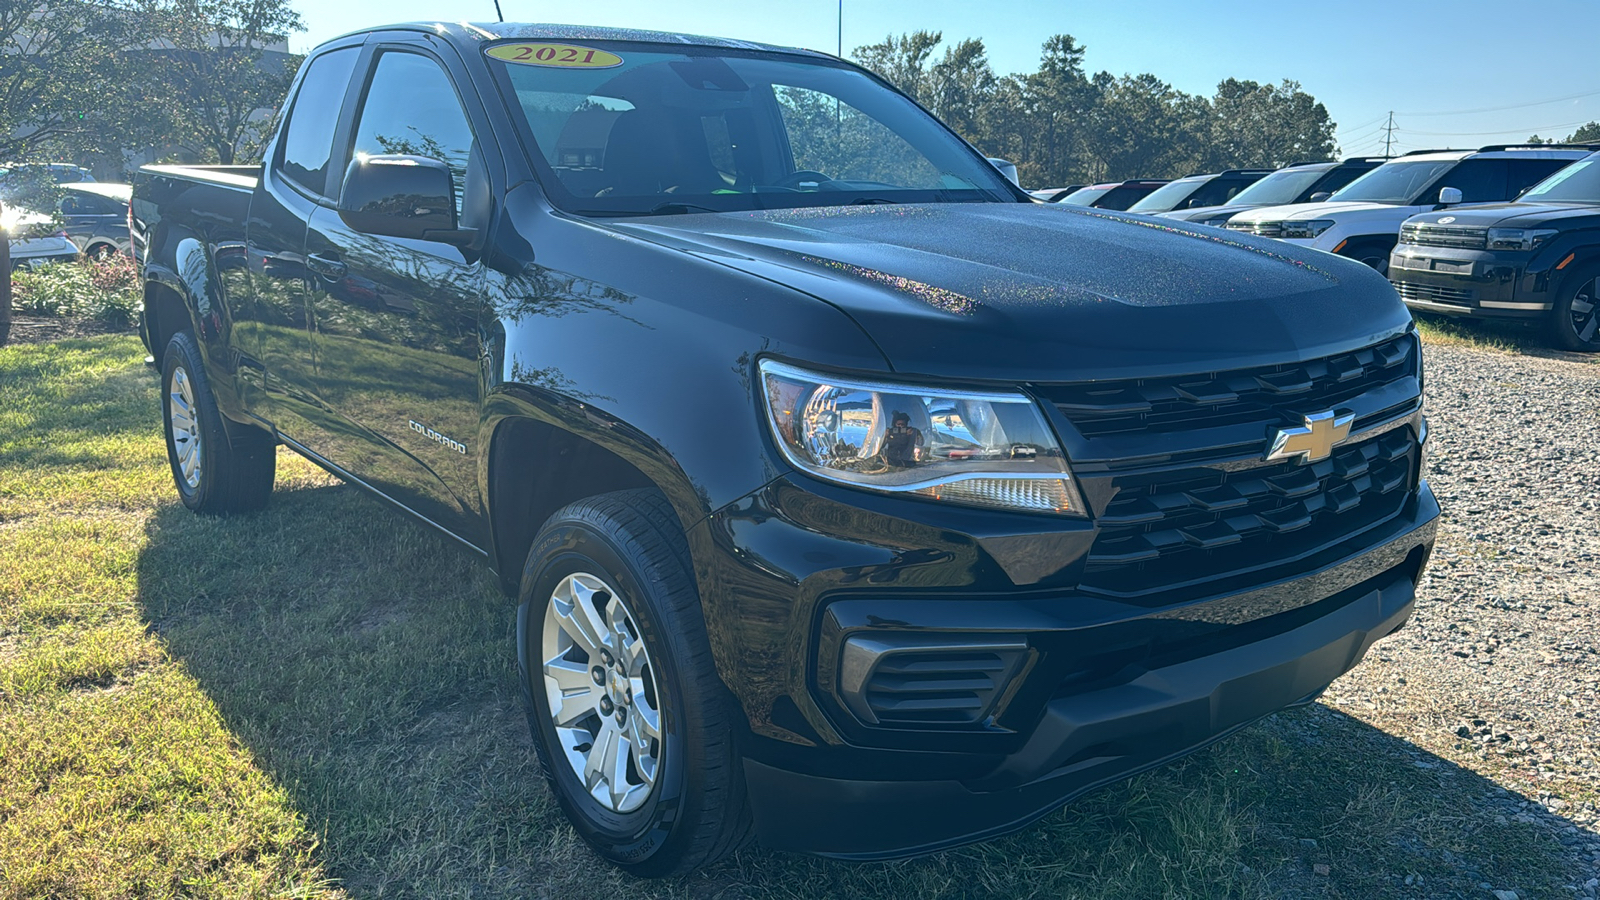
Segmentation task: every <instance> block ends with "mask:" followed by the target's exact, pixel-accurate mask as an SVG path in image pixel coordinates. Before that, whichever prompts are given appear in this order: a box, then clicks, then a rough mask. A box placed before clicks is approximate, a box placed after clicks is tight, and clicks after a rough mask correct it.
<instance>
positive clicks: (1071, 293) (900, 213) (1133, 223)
mask: <svg viewBox="0 0 1600 900" xmlns="http://www.w3.org/2000/svg"><path fill="white" fill-rule="evenodd" d="M611 227H613V228H616V229H618V230H621V231H625V232H628V233H630V234H632V235H635V236H637V237H640V238H644V239H646V240H651V241H654V242H657V243H660V244H664V245H667V246H672V247H675V248H677V249H679V250H682V251H684V252H689V253H694V254H697V255H700V256H702V257H704V258H707V259H709V260H713V261H716V262H720V263H722V264H723V265H727V266H731V267H734V268H737V269H740V270H743V271H747V272H750V273H752V274H755V275H758V276H760V277H763V278H766V279H768V280H771V281H773V282H776V283H779V284H782V285H785V286H788V287H791V288H794V289H796V290H799V291H803V292H805V293H807V294H810V295H812V296H814V297H817V298H819V299H821V300H823V301H825V302H827V303H830V304H832V305H834V306H836V307H838V308H839V309H841V310H842V311H844V312H845V313H846V314H848V315H849V316H851V317H853V318H854V319H855V321H856V322H857V323H859V324H860V325H861V327H862V328H863V329H865V331H866V332H867V334H868V335H869V336H870V337H871V338H872V339H873V340H874V341H876V342H877V344H878V346H879V347H880V348H881V349H882V350H883V352H884V355H885V357H886V358H887V360H888V362H889V364H890V366H891V367H892V368H893V369H894V370H895V371H896V372H900V373H906V374H916V375H926V376H932V377H936V378H945V379H949V378H960V379H999V380H1007V381H1077V380H1086V379H1101V378H1115V377H1128V376H1130V375H1156V374H1164V373H1187V372H1198V371H1211V370H1215V369H1218V368H1235V367H1241V366H1250V365H1258V364H1269V363H1275V362H1282V361H1288V360H1294V359H1304V358H1308V357H1314V356H1321V355H1326V354H1331V353H1337V352H1340V351H1343V350H1348V349H1353V348H1355V347H1359V346H1363V345H1366V344H1368V343H1370V342H1372V341H1374V340H1376V339H1377V338H1378V337H1380V336H1384V335H1389V334H1393V333H1395V332H1397V331H1400V330H1403V329H1405V328H1407V327H1409V324H1410V316H1409V314H1407V313H1406V311H1405V307H1404V306H1403V305H1402V304H1401V303H1400V302H1399V299H1398V297H1397V296H1396V295H1395V293H1394V289H1393V288H1392V287H1391V286H1390V285H1389V283H1388V282H1387V281H1385V280H1384V279H1383V278H1382V276H1379V275H1378V274H1377V273H1375V272H1373V271H1372V270H1371V269H1368V268H1367V267H1366V266H1363V265H1361V264H1359V263H1356V262H1353V261H1350V260H1345V259H1342V258H1339V257H1335V256H1332V255H1329V254H1324V253H1319V252H1316V251H1310V250H1302V249H1299V248H1295V247H1291V246H1288V245H1285V244H1283V243H1281V242H1276V241H1268V240H1263V239H1257V238H1253V237H1247V236H1236V235H1232V234H1228V233H1226V232H1222V231H1219V230H1217V229H1206V228H1200V227H1197V226H1188V225H1185V224H1182V223H1175V222H1172V221H1170V220H1167V219H1156V218H1153V217H1146V216H1136V215H1130V214H1124V213H1114V212H1109V211H1106V210H1098V209H1085V208H1080V207H1063V206H1059V205H1048V206H1047V205H1036V204H1021V203H1018V204H936V205H920V206H919V205H898V206H859V207H830V208H820V209H797V210H778V211H765V212H741V213H715V214H693V215H680V216H673V217H670V218H669V217H652V218H650V219H648V220H645V219H635V220H623V221H620V222H613V223H612V224H611Z"/></svg>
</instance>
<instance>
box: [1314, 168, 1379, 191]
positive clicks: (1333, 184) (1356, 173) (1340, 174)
mask: <svg viewBox="0 0 1600 900" xmlns="http://www.w3.org/2000/svg"><path fill="white" fill-rule="evenodd" d="M1371 171H1372V170H1371V169H1362V168H1358V167H1356V166H1339V167H1338V168H1336V169H1334V170H1333V171H1332V172H1329V173H1328V174H1327V175H1324V176H1323V178H1322V183H1321V184H1318V185H1317V189H1316V190H1315V191H1312V193H1318V192H1321V191H1327V192H1328V193H1330V194H1331V193H1333V192H1334V191H1337V190H1338V189H1339V188H1342V187H1344V186H1345V185H1347V184H1349V183H1350V182H1352V181H1355V180H1356V179H1357V178H1360V177H1361V176H1363V175H1365V174H1367V173H1368V172H1371Z"/></svg>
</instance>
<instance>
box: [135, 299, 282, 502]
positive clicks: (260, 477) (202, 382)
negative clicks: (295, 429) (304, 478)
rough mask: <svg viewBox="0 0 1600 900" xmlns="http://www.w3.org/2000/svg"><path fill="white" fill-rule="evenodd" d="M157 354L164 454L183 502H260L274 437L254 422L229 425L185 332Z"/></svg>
mask: <svg viewBox="0 0 1600 900" xmlns="http://www.w3.org/2000/svg"><path fill="white" fill-rule="evenodd" d="M162 359H163V362H162V367H161V408H162V412H163V413H164V415H163V416H162V424H163V426H164V430H165V431H166V437H167V459H168V461H169V462H170V463H171V464H172V480H173V482H174V483H175V484H176V485H177V487H178V496H179V497H181V498H182V499H183V505H184V506H187V507H189V508H190V509H192V510H194V511H195V512H198V513H209V514H226V513H235V512H248V511H250V510H255V509H260V508H261V507H263V506H265V505H266V503H267V498H268V496H269V495H270V494H271V493H272V479H273V475H274V470H275V469H276V467H277V453H276V449H275V448H276V446H277V442H276V441H275V440H273V438H272V435H270V434H268V433H267V432H266V431H263V430H262V429H259V428H253V427H251V426H248V425H233V426H232V427H231V428H230V427H229V425H230V423H228V422H226V421H225V420H224V418H223V416H222V413H221V412H220V411H219V410H218V409H217V402H216V398H215V397H214V396H213V395H212V393H211V382H210V381H209V380H208V379H207V378H206V371H205V364H204V362H203V360H202V359H201V357H200V348H199V347H198V346H196V345H195V342H194V338H193V337H191V336H190V335H189V333H188V332H186V331H180V332H178V333H177V334H175V335H173V337H172V340H171V341H170V342H168V344H167V349H166V353H165V354H164V356H163V357H162Z"/></svg>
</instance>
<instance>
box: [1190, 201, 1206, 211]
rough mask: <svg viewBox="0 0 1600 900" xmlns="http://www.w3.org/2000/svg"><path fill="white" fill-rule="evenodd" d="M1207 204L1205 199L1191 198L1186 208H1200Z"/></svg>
mask: <svg viewBox="0 0 1600 900" xmlns="http://www.w3.org/2000/svg"><path fill="white" fill-rule="evenodd" d="M1205 205H1206V204H1205V201H1203V200H1190V201H1189V202H1188V204H1186V208H1188V209H1200V208H1201V207H1203V206H1205Z"/></svg>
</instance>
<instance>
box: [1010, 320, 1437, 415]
mask: <svg viewBox="0 0 1600 900" xmlns="http://www.w3.org/2000/svg"><path fill="white" fill-rule="evenodd" d="M1419 352H1420V351H1419V350H1418V348H1417V340H1416V338H1415V337H1414V336H1413V335H1401V336H1400V337H1397V338H1394V339H1392V340H1389V341H1385V342H1384V343H1381V344H1378V345H1376V346H1372V347H1368V348H1366V349H1363V350H1358V351H1356V352H1354V353H1346V354H1342V355H1339V356H1330V357H1326V358H1323V359H1317V360H1312V361H1311V362H1306V363H1298V364H1293V365H1279V366H1269V367H1264V368H1259V369H1237V370H1234V371H1231V372H1212V373H1205V374H1200V375H1189V376H1177V377H1173V378H1143V379H1138V380H1136V381H1116V382H1103V383H1091V384H1074V385H1059V386H1049V387H1041V388H1038V389H1037V390H1038V393H1039V394H1040V395H1041V396H1043V397H1045V398H1046V399H1048V400H1049V401H1050V402H1051V403H1054V404H1055V407H1056V408H1057V409H1059V410H1060V411H1061V413H1062V415H1064V416H1066V417H1067V420H1068V421H1070V422H1071V423H1072V424H1073V426H1074V427H1075V428H1077V429H1078V431H1079V432H1080V433H1082V434H1083V436H1084V437H1087V438H1093V437H1099V436H1104V435H1113V434H1120V435H1136V434H1140V433H1166V432H1174V431H1188V430H1192V429H1199V428H1209V427H1213V426H1221V425H1238V424H1241V423H1261V424H1262V426H1263V427H1264V428H1265V426H1269V425H1270V426H1274V427H1276V426H1277V425H1281V424H1282V423H1284V422H1286V421H1288V422H1293V421H1298V420H1299V418H1300V417H1301V416H1303V415H1305V414H1307V413H1313V412H1319V411H1322V410H1328V409H1333V408H1334V407H1335V406H1337V405H1338V404H1340V403H1343V402H1345V401H1347V400H1349V399H1351V398H1353V397H1357V396H1359V395H1361V394H1364V393H1367V392H1369V391H1372V390H1374V389H1377V388H1380V387H1383V386H1385V385H1389V384H1392V383H1394V382H1396V381H1399V380H1400V379H1402V378H1405V377H1407V376H1412V375H1416V374H1417V371H1418V366H1417V360H1418V354H1419ZM1265 433H1266V431H1265V430H1263V431H1262V434H1265Z"/></svg>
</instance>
